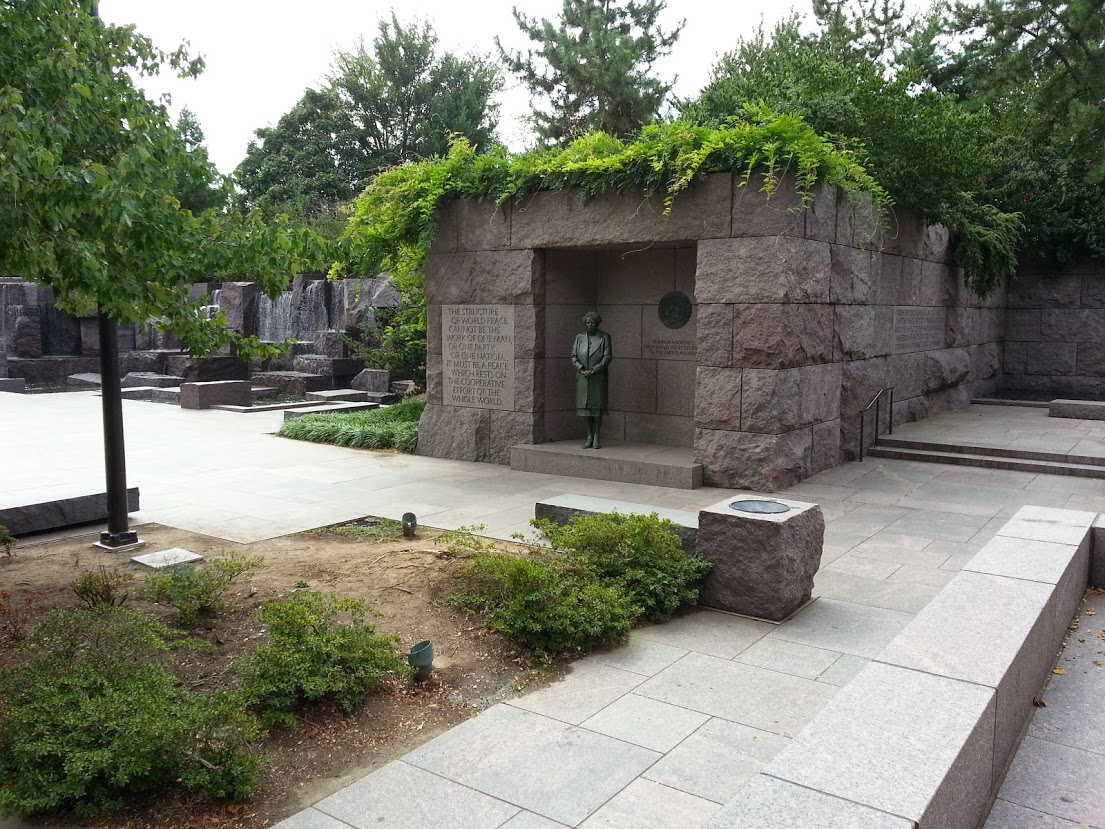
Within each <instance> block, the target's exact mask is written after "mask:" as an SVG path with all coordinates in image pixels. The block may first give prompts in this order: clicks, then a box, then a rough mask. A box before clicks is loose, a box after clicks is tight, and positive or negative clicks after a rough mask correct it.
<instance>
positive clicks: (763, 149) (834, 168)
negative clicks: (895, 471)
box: [335, 106, 891, 307]
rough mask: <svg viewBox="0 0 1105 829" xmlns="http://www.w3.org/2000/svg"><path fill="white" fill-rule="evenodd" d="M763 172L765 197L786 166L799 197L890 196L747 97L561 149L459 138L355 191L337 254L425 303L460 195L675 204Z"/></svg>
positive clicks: (834, 149) (882, 203)
mask: <svg viewBox="0 0 1105 829" xmlns="http://www.w3.org/2000/svg"><path fill="white" fill-rule="evenodd" d="M718 172H732V173H734V174H736V175H739V176H740V177H742V179H743V180H744V181H745V182H747V181H748V180H749V179H750V177H751V176H752V175H754V174H755V175H757V176H759V177H761V178H762V181H763V185H762V189H763V191H764V192H766V193H767V194H768V195H769V196H770V195H771V194H773V193H774V192H775V190H776V189H777V188H778V187H779V184H780V181H781V179H782V177H783V176H784V175H788V176H792V177H793V179H794V180H795V182H796V184H797V187H798V192H799V194H800V196H801V198H802V201H803V204H808V203H809V202H810V200H811V199H812V198H813V187H814V185H815V184H817V183H819V182H823V183H825V184H829V185H833V186H835V187H837V188H839V189H840V190H841V191H842V192H843V193H844V195H845V196H846V197H848V198H851V199H860V198H868V199H870V200H871V201H872V202H873V204H874V206H875V207H876V209H877V212H878V214H879V215H880V216H882V215H885V214H886V211H887V209H888V208H889V206H890V203H891V202H890V198H889V197H888V196H887V194H886V192H885V191H884V190H883V189H882V187H880V186H879V184H878V183H877V182H876V181H875V180H874V179H873V178H872V177H871V176H870V175H868V173H867V172H866V171H865V170H864V169H863V167H862V166H861V165H860V164H859V163H858V162H857V161H856V159H855V157H854V156H853V155H852V153H851V152H849V151H848V150H846V149H842V148H841V147H839V146H838V145H837V144H836V143H834V142H833V141H832V140H830V139H828V138H826V137H824V136H821V135H819V134H818V133H816V132H815V131H814V130H813V129H811V128H810V126H809V125H808V124H806V123H805V122H804V121H803V120H802V119H801V118H800V117H798V116H796V115H787V114H779V113H776V112H773V111H772V110H770V109H768V108H766V107H763V106H747V107H746V108H745V110H744V112H743V113H742V115H741V116H739V117H736V118H732V119H729V120H728V121H727V122H726V123H724V124H722V125H721V126H718V127H705V126H694V125H691V124H688V123H684V122H675V123H670V124H655V125H652V126H648V127H645V128H644V129H643V130H642V131H641V133H640V135H639V136H638V137H637V138H635V139H633V140H631V141H621V140H619V139H617V138H614V137H612V136H610V135H606V134H605V133H601V132H593V133H589V134H587V135H584V136H582V137H580V138H578V139H577V140H575V141H573V142H572V143H571V144H569V145H568V146H567V147H565V148H563V149H554V150H538V151H534V152H530V153H525V154H521V155H512V154H511V153H509V152H507V151H506V150H505V149H503V148H499V149H497V150H494V151H492V152H490V153H487V154H483V155H479V154H477V153H476V151H475V149H474V148H473V147H472V146H471V145H470V144H469V143H468V142H467V141H465V140H464V139H456V140H455V141H454V142H453V144H452V146H451V148H450V150H449V153H448V154H447V155H446V156H444V157H441V158H432V159H427V160H423V161H417V162H413V163H410V164H404V165H401V166H399V167H394V168H392V169H391V170H388V171H387V172H384V173H382V174H380V175H379V176H377V177H376V179H375V180H374V181H373V182H372V184H370V185H369V186H368V188H367V189H366V190H365V191H364V193H362V194H361V196H360V197H359V198H358V199H357V202H356V205H355V209H354V213H353V216H352V217H351V219H350V221H349V225H348V226H347V228H346V230H345V233H344V235H343V237H342V250H343V254H344V261H343V262H342V263H340V264H339V265H336V266H335V270H337V269H339V268H341V267H343V266H345V265H349V266H352V267H353V268H354V270H356V271H357V272H359V273H361V274H376V273H379V272H380V271H386V272H387V273H389V274H390V275H391V277H392V279H393V280H394V281H395V283H396V285H397V287H398V288H399V289H400V290H401V291H402V293H403V295H404V297H405V298H406V299H407V302H408V303H409V305H410V306H421V307H424V304H425V302H424V300H425V295H424V290H425V289H424V275H423V263H424V262H425V258H426V253H427V251H428V250H429V247H430V244H431V243H432V242H433V237H434V232H435V230H436V227H437V217H438V212H439V210H440V208H441V206H442V205H443V204H445V203H447V202H448V201H451V200H455V199H491V200H494V201H495V202H496V203H498V204H502V203H503V202H505V201H507V200H508V199H510V198H512V197H514V196H522V195H526V194H530V193H535V192H537V191H539V190H572V189H578V190H579V191H581V193H582V194H583V196H584V197H585V198H590V197H593V196H596V195H598V194H599V193H602V192H604V191H607V190H616V191H618V192H626V191H629V190H631V189H634V188H643V189H644V191H645V193H646V194H648V195H649V196H651V197H657V198H661V199H662V200H663V204H664V209H665V212H667V211H670V210H671V207H672V203H673V201H674V200H675V199H676V198H677V197H678V195H679V193H680V192H682V191H683V190H685V189H687V188H688V187H690V186H691V185H692V184H693V183H694V182H695V181H697V180H699V179H701V178H703V177H704V176H705V175H707V174H708V173H718Z"/></svg>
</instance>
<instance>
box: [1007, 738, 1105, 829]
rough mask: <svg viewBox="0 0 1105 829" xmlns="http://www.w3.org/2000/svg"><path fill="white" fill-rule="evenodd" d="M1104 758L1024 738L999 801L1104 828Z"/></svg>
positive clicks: (1078, 749)
mask: <svg viewBox="0 0 1105 829" xmlns="http://www.w3.org/2000/svg"><path fill="white" fill-rule="evenodd" d="M1103 780H1105V755H1101V754H1097V753H1096V752H1092V751H1085V750H1083V749H1080V748H1072V747H1071V746H1065V745H1060V744H1059V743H1053V742H1049V741H1048V740H1041V739H1038V738H1036V737H1033V736H1028V737H1025V738H1024V742H1022V743H1021V747H1020V749H1019V750H1018V751H1017V756H1016V757H1014V758H1013V763H1012V764H1011V765H1010V767H1009V773H1008V774H1007V775H1006V777H1005V783H1004V784H1003V785H1002V787H1001V793H1000V795H999V796H1000V797H1001V798H1002V799H1003V800H1007V801H1009V802H1010V803H1015V804H1017V805H1019V806H1024V807H1026V808H1030V809H1034V810H1037V811H1041V812H1045V813H1046V814H1049V815H1054V816H1055V817H1059V818H1063V819H1064V820H1069V821H1073V822H1074V823H1076V824H1078V825H1085V826H1090V827H1094V829H1100V827H1105V786H1103V785H1102V781H1103Z"/></svg>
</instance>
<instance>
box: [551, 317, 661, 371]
mask: <svg viewBox="0 0 1105 829" xmlns="http://www.w3.org/2000/svg"><path fill="white" fill-rule="evenodd" d="M593 310H595V306H594V305H546V306H545V357H546V359H549V360H554V361H555V360H563V361H564V362H565V363H568V358H569V355H570V354H571V351H572V343H573V342H574V341H575V335H576V334H578V333H580V332H581V331H582V330H583V315H584V314H586V313H587V312H588V311H593ZM638 310H639V309H638ZM610 339H611V342H610V345H611V347H612V348H613V350H614V359H615V360H618V359H621V358H622V357H634V356H640V352H639V350H638V351H636V352H635V351H634V346H633V344H632V343H629V344H627V348H626V349H625V351H624V352H623V351H622V347H621V346H622V344H621V339H620V338H619V339H614V337H613V335H611V338H610ZM636 347H637V349H639V348H640V341H639V339H638V343H637V346H636Z"/></svg>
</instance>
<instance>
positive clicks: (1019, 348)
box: [1002, 342, 1033, 374]
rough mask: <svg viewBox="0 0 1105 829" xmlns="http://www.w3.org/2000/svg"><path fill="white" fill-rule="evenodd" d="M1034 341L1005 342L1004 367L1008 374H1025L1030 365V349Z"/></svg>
mask: <svg viewBox="0 0 1105 829" xmlns="http://www.w3.org/2000/svg"><path fill="white" fill-rule="evenodd" d="M1032 345H1033V344H1032V343H1011V342H1006V343H1005V349H1004V352H1003V359H1002V368H1003V370H1004V372H1005V373H1006V374H1024V373H1025V371H1024V370H1025V367H1026V366H1027V365H1028V350H1029V348H1031V347H1032Z"/></svg>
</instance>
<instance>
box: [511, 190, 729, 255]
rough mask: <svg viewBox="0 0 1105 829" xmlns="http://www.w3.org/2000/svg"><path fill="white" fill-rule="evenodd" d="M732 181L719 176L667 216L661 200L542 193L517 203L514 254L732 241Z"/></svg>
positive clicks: (681, 199)
mask: <svg viewBox="0 0 1105 829" xmlns="http://www.w3.org/2000/svg"><path fill="white" fill-rule="evenodd" d="M731 182H732V176H731V175H729V174H728V173H714V174H712V175H709V176H707V177H706V179H705V181H701V182H697V183H695V184H694V185H693V186H692V187H690V188H689V189H688V190H686V191H684V192H682V193H680V194H679V195H678V196H676V198H675V203H674V205H673V207H672V211H671V213H670V214H668V215H664V206H663V198H662V197H661V196H658V195H657V196H653V197H646V196H645V194H644V193H643V192H642V191H640V190H633V191H630V192H628V193H618V192H616V191H614V190H607V191H604V192H603V193H601V194H599V195H597V196H595V197H594V198H592V199H589V200H586V201H585V200H584V199H583V198H582V196H581V195H580V193H579V192H578V191H574V190H569V191H562V192H555V191H542V192H539V193H534V194H533V195H530V196H524V197H520V198H517V199H514V200H513V209H512V212H511V236H510V244H511V247H514V248H544V247H573V246H580V245H625V244H639V243H655V242H669V241H686V240H687V239H716V238H723V237H726V236H728V235H729V230H730V227H731V223H730V222H731V220H730V203H731V200H732V185H731Z"/></svg>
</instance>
